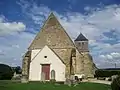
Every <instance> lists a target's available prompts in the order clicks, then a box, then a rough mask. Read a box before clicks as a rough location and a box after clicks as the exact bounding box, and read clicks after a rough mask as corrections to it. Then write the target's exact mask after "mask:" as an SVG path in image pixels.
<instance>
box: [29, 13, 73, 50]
mask: <svg viewBox="0 0 120 90" xmlns="http://www.w3.org/2000/svg"><path fill="white" fill-rule="evenodd" d="M45 45H48V46H49V47H50V48H73V47H75V46H74V43H73V41H72V40H71V38H70V37H69V35H68V34H67V33H66V31H65V30H64V28H63V27H62V26H61V24H60V23H59V21H58V20H57V18H56V17H55V15H54V14H53V13H51V14H50V15H49V17H48V19H47V20H46V21H45V23H44V25H43V26H42V28H41V30H40V32H38V34H37V35H36V37H35V39H34V40H33V42H32V43H31V45H30V47H29V48H28V49H29V50H33V49H41V48H43V47H44V46H45Z"/></svg>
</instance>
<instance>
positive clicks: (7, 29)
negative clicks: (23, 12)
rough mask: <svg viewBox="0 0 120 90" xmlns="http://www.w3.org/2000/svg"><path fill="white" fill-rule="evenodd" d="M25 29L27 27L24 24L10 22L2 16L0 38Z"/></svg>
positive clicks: (0, 19) (0, 17) (0, 18)
mask: <svg viewBox="0 0 120 90" xmlns="http://www.w3.org/2000/svg"><path fill="white" fill-rule="evenodd" d="M25 29H26V26H25V24H23V23H22V22H8V21H7V20H6V18H5V17H4V16H3V15H1V16H0V36H3V35H7V34H12V33H14V32H21V31H24V30H25Z"/></svg>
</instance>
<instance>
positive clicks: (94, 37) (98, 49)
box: [0, 0, 120, 68]
mask: <svg viewBox="0 0 120 90" xmlns="http://www.w3.org/2000/svg"><path fill="white" fill-rule="evenodd" d="M51 11H52V12H54V14H55V15H56V17H57V18H58V20H59V21H60V23H61V24H62V26H63V27H64V28H65V30H66V31H67V32H68V34H69V35H70V37H71V38H72V40H74V39H75V38H76V37H77V36H78V34H79V33H80V32H82V33H83V34H84V35H85V36H86V37H87V38H88V39H89V49H90V53H91V55H92V56H93V61H94V63H95V64H96V66H97V67H98V68H114V67H115V63H116V65H117V67H120V0H0V63H4V64H8V65H11V66H17V65H21V62H22V56H23V54H24V53H25V52H26V50H27V48H28V46H29V45H30V43H31V41H32V40H33V39H34V37H35V35H36V34H37V33H38V32H39V31H40V28H41V26H42V25H43V23H44V21H45V20H46V19H47V17H48V15H49V14H50V12H51Z"/></svg>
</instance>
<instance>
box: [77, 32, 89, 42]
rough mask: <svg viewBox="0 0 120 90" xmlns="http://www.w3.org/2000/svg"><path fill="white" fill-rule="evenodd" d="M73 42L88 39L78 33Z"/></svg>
mask: <svg viewBox="0 0 120 90" xmlns="http://www.w3.org/2000/svg"><path fill="white" fill-rule="evenodd" d="M75 41H88V39H87V38H86V37H85V36H84V35H83V34H82V33H80V34H79V36H78V37H77V38H76V39H75Z"/></svg>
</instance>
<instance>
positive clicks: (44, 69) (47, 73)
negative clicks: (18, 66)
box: [42, 64, 50, 80]
mask: <svg viewBox="0 0 120 90" xmlns="http://www.w3.org/2000/svg"><path fill="white" fill-rule="evenodd" d="M42 73H44V75H45V80H49V79H50V64H42Z"/></svg>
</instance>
